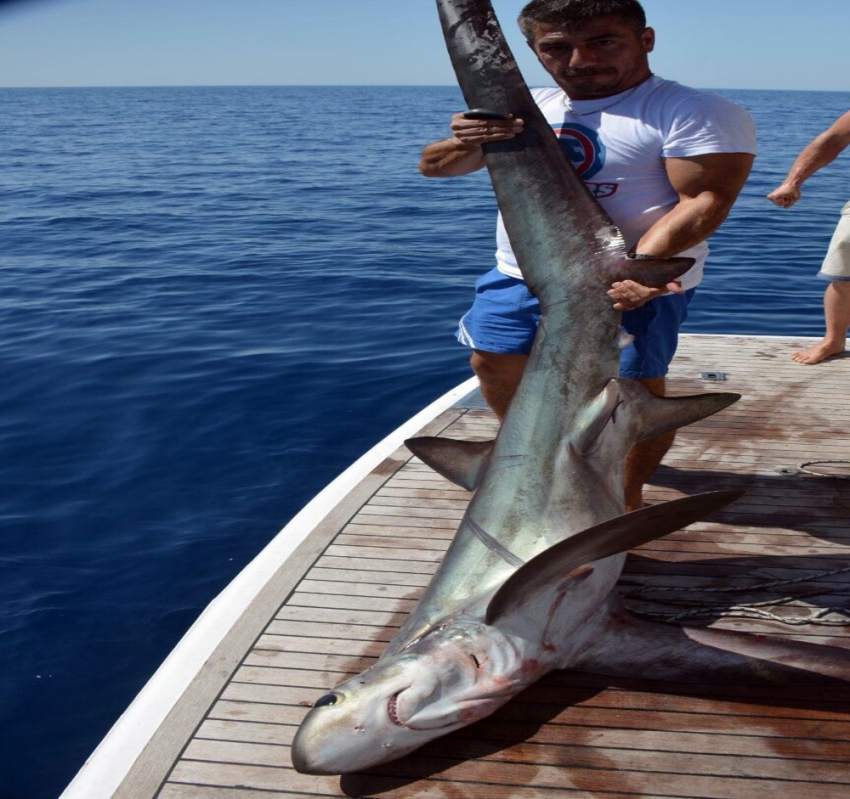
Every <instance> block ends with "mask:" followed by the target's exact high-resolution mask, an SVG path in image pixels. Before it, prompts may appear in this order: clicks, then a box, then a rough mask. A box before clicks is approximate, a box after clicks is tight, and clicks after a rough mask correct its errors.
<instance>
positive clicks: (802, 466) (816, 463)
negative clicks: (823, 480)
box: [797, 460, 850, 480]
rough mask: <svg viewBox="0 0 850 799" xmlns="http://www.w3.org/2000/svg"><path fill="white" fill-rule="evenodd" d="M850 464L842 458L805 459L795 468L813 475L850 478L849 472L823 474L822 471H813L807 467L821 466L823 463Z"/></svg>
mask: <svg viewBox="0 0 850 799" xmlns="http://www.w3.org/2000/svg"><path fill="white" fill-rule="evenodd" d="M835 463H841V464H850V461H842V460H824V461H806V462H805V463H801V464H800V465H799V466H798V467H797V468H798V469H799V470H800V471H801V472H805V473H806V474H811V475H814V476H815V477H835V478H837V479H839V480H850V474H824V473H823V472H815V471H812V470H811V469H807V468H806V467H807V466H823V465H825V464H835Z"/></svg>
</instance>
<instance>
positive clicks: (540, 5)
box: [517, 0, 646, 41]
mask: <svg viewBox="0 0 850 799" xmlns="http://www.w3.org/2000/svg"><path fill="white" fill-rule="evenodd" d="M597 17H617V19H619V20H622V22H623V23H624V24H625V25H628V26H629V27H630V28H634V29H635V31H637V32H638V33H641V32H643V31H644V30H645V29H646V14H645V12H644V10H643V6H641V4H640V3H639V2H638V0H531V2H530V3H528V5H526V6H525V8H523V9H522V11H520V13H519V19H518V20H517V21H518V22H519V27H520V30H521V31H522V32H523V33H524V34H525V38H526V39H528V40H529V41H531V40H532V39H533V38H534V36H533V29H534V26H535V25H537V24H538V23H542V24H545V25H553V24H554V25H564V26H565V27H567V28H580V27H582V26H583V25H586V24H587V23H588V22H590V21H591V20H594V19H596V18H597Z"/></svg>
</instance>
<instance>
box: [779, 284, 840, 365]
mask: <svg viewBox="0 0 850 799" xmlns="http://www.w3.org/2000/svg"><path fill="white" fill-rule="evenodd" d="M823 315H824V319H825V321H826V333H825V334H824V337H823V340H822V341H820V342H818V343H817V344H815V345H814V346H813V347H809V348H808V349H805V350H800V351H799V352H795V353H792V355H791V359H792V360H794V361H797V363H805V364H815V363H820V362H821V361H823V360H825V359H826V358H829V357H830V355H838V354H840V353H842V352H844V347H845V346H846V344H847V329H848V328H850V281H847V280H834V281H831V282H830V284H829V285H828V286H827V287H826V291H825V292H824V295H823Z"/></svg>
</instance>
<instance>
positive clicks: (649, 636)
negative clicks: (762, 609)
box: [570, 597, 850, 685]
mask: <svg viewBox="0 0 850 799" xmlns="http://www.w3.org/2000/svg"><path fill="white" fill-rule="evenodd" d="M610 606H611V610H610V612H609V614H608V618H607V620H606V622H605V623H604V625H603V626H602V627H601V628H600V630H599V631H598V634H596V635H595V636H594V637H593V639H592V643H591V644H590V647H589V648H588V649H586V650H585V651H583V652H582V655H581V657H580V659H579V660H578V661H576V662H574V663H571V664H570V668H575V669H579V670H581V671H587V672H591V673H593V674H605V675H609V676H613V677H637V678H643V679H647V680H670V681H679V682H700V683H714V684H724V683H731V684H734V685H755V684H758V683H765V682H769V683H774V684H787V685H806V684H808V685H813V684H814V685H818V684H824V683H827V684H829V683H835V682H836V681H838V680H841V681H850V650H847V649H841V648H838V647H831V646H825V645H823V644H810V643H805V642H803V641H788V640H779V639H774V638H767V637H765V636H763V635H752V634H749V633H741V632H733V631H731V630H713V629H710V628H707V627H702V628H695V627H679V626H676V625H674V624H662V623H660V622H655V621H646V620H644V619H638V618H635V617H634V616H632V615H631V614H629V613H627V612H626V611H624V610H623V609H622V608H621V607H620V605H619V600H618V599H615V598H613V597H612V599H611V600H610Z"/></svg>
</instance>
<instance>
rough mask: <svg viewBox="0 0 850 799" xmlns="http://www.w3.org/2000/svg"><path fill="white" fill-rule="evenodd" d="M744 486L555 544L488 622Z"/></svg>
mask: <svg viewBox="0 0 850 799" xmlns="http://www.w3.org/2000/svg"><path fill="white" fill-rule="evenodd" d="M743 494H744V492H743V491H710V492H708V493H706V494H697V495H696V496H693V497H684V498H682V499H674V500H672V501H671V502H663V503H661V504H659V505H653V506H652V507H649V508H642V509H641V510H636V511H633V512H632V513H626V514H624V515H623V516H616V517H614V518H613V519H609V520H608V521H606V522H602V524H597V525H594V526H593V527H589V528H587V529H586V530H582V531H581V532H580V533H576V534H575V535H573V536H571V537H570V538H567V539H566V540H564V541H561V542H560V543H558V544H555V546H553V547H549V549H547V550H546V551H545V552H541V553H540V554H539V555H537V556H535V557H534V558H532V559H531V560H530V561H528V563H526V564H525V565H524V566H521V567H520V568H519V569H517V570H516V571H515V572H514V573H513V574H512V575H511V576H510V577H509V578H508V579H507V580H505V582H504V583H503V584H502V585H501V586H500V587H499V589H498V590H497V591H496V593H495V594H494V595H493V598H492V599H491V600H490V603H489V604H488V606H487V614H486V617H485V620H486V622H487V624H497V623H498V622H499V620H500V619H504V618H505V617H507V616H513V615H515V614H517V613H520V614H521V613H522V612H523V610H524V608H525V606H527V605H528V604H530V603H531V602H534V601H536V600H535V599H534V598H533V597H534V595H535V594H538V593H541V592H547V593H551V592H552V591H553V590H555V589H556V588H557V586H558V585H559V583H560V581H562V580H563V579H564V575H565V574H568V573H569V572H571V571H573V570H574V569H576V568H578V567H579V566H583V565H584V564H587V563H591V562H592V561H594V560H599V559H601V558H607V557H610V556H611V555H617V554H619V553H620V552H625V551H626V550H629V549H632V548H634V547H637V546H640V545H641V544H645V543H647V542H648V541H654V540H655V539H656V538H661V537H662V536H665V535H667V534H668V533H672V532H673V531H674V530H678V529H679V528H681V527H686V526H687V525H689V524H691V523H692V522H695V521H697V520H698V519H701V518H702V517H703V516H707V515H708V514H710V513H714V511H716V510H720V508H723V507H725V506H726V505H728V504H729V503H730V502H734V501H735V500H736V499H738V498H739V497H741V496H743Z"/></svg>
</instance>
